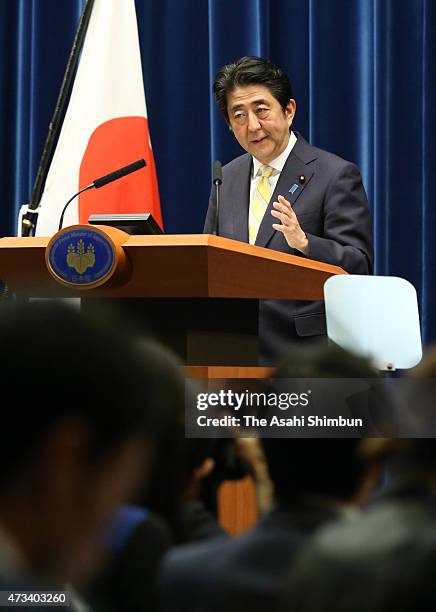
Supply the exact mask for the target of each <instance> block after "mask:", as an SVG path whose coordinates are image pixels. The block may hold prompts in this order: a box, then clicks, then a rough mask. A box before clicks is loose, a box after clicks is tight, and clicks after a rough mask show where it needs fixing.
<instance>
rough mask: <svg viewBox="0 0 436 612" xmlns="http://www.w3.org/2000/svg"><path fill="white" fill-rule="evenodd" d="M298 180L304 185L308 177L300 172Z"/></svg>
mask: <svg viewBox="0 0 436 612" xmlns="http://www.w3.org/2000/svg"><path fill="white" fill-rule="evenodd" d="M298 181H299V183H300V185H304V183H305V182H306V177H305V176H304V174H300V176H299V177H298Z"/></svg>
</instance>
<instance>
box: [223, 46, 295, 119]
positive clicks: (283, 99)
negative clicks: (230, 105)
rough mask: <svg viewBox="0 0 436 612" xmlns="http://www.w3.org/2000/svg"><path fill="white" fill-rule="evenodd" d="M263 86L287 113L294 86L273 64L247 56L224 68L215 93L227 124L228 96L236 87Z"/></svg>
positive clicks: (259, 58)
mask: <svg viewBox="0 0 436 612" xmlns="http://www.w3.org/2000/svg"><path fill="white" fill-rule="evenodd" d="M257 84H258V85H263V86H265V87H267V88H268V89H269V91H270V92H271V95H272V96H273V97H274V98H276V100H277V101H278V102H279V104H280V106H281V107H282V109H283V111H285V109H286V106H287V105H288V103H289V100H290V99H291V98H293V93H292V86H291V83H290V81H289V78H288V76H287V75H286V74H285V73H284V72H283V70H282V69H281V68H279V67H278V66H276V65H275V64H273V63H272V62H270V61H268V60H266V59H263V58H261V57H255V56H245V57H241V58H240V59H238V60H237V61H236V62H233V63H232V64H227V65H226V66H223V67H222V68H221V70H219V72H218V73H217V75H216V77H215V82H214V84H213V92H214V94H215V100H216V103H217V105H218V108H219V109H220V111H221V112H222V113H223V115H224V117H225V119H226V121H227V123H229V115H228V112H227V96H228V94H229V93H231V92H232V91H233V90H234V89H235V88H236V87H245V86H247V85H257Z"/></svg>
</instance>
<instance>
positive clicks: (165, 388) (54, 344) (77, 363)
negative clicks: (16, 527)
mask: <svg viewBox="0 0 436 612" xmlns="http://www.w3.org/2000/svg"><path fill="white" fill-rule="evenodd" d="M0 375H1V391H2V393H3V400H2V402H1V406H2V443H1V445H0V484H2V483H4V482H5V481H6V480H9V479H12V478H14V476H15V474H16V473H17V472H18V471H19V470H20V469H23V468H25V467H26V465H29V464H30V463H31V462H32V461H33V459H34V458H35V457H36V456H37V454H38V451H39V449H40V448H41V445H42V444H43V443H44V440H45V438H46V436H47V435H48V433H49V432H50V431H51V430H52V429H53V428H54V427H55V426H56V424H58V423H61V422H63V420H65V419H69V418H72V419H77V420H79V421H80V422H82V423H83V424H84V426H85V427H86V428H87V430H88V432H89V436H90V440H89V453H88V454H89V459H88V460H89V461H90V462H92V461H93V462H95V463H97V462H98V460H99V459H100V458H102V457H104V456H105V455H106V453H107V452H108V451H110V450H111V449H114V448H116V447H117V446H119V445H120V444H122V443H123V442H125V441H126V440H127V439H128V438H129V437H131V436H134V435H136V434H138V435H144V436H154V435H155V434H159V432H160V431H162V429H164V428H165V427H167V424H168V422H169V421H171V419H173V418H174V413H175V411H176V410H178V409H179V407H180V406H181V407H182V408H183V402H184V381H183V376H182V374H181V372H179V371H178V364H177V362H176V360H173V357H172V355H170V354H169V353H168V352H167V351H165V350H164V349H162V348H161V347H159V346H158V345H156V344H155V343H153V342H152V341H144V342H141V343H139V342H138V341H137V339H136V338H134V337H133V336H131V335H130V334H129V333H128V332H127V330H126V328H125V325H124V323H123V321H122V320H120V319H119V318H118V317H117V316H115V315H114V314H113V313H112V312H109V311H108V310H107V309H104V310H103V309H98V310H96V311H95V312H93V313H92V314H91V313H84V312H82V313H80V312H79V311H77V310H75V309H73V308H71V307H67V306H65V305H61V304H59V303H53V302H51V303H50V302H36V303H31V304H29V305H13V304H12V305H9V304H8V305H7V307H3V308H1V309H0Z"/></svg>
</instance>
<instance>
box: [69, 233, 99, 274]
mask: <svg viewBox="0 0 436 612" xmlns="http://www.w3.org/2000/svg"><path fill="white" fill-rule="evenodd" d="M67 264H68V265H69V267H70V268H74V270H76V272H77V273H78V274H83V273H84V272H86V270H87V269H88V268H92V267H93V265H94V264H95V253H94V245H93V244H88V247H87V249H86V252H85V243H84V241H83V240H82V239H80V240H79V241H78V242H77V244H76V246H74V244H70V245H69V246H68V249H67Z"/></svg>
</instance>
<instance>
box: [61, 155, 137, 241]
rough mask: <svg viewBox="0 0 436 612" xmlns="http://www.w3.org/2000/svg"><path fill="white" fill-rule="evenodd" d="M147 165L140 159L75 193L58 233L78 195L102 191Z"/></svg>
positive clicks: (63, 213)
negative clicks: (96, 190)
mask: <svg viewBox="0 0 436 612" xmlns="http://www.w3.org/2000/svg"><path fill="white" fill-rule="evenodd" d="M146 165H147V164H146V162H145V159H138V161H135V162H133V163H132V164H129V165H128V166H123V167H122V168H119V169H118V170H115V171H114V172H110V173H109V174H105V175H104V176H101V177H100V178H98V179H95V180H94V181H93V182H92V183H90V184H89V185H87V186H86V187H84V188H83V189H81V190H80V191H78V192H77V193H75V194H74V195H73V197H72V198H70V199H69V200H68V202H67V203H66V204H65V206H64V208H63V210H62V213H61V218H60V220H59V227H58V232H59V231H60V230H61V229H62V225H63V223H64V215H65V211H66V210H67V208H68V206H69V205H70V203H71V202H72V201H73V200H74V198H76V197H77V196H78V195H80V194H81V193H83V192H84V191H88V190H89V189H100V187H104V186H105V185H108V184H109V183H112V182H113V181H117V180H118V179H120V178H122V177H123V176H127V175H128V174H131V173H132V172H136V171H137V170H140V169H141V168H144V167H145V166H146Z"/></svg>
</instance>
